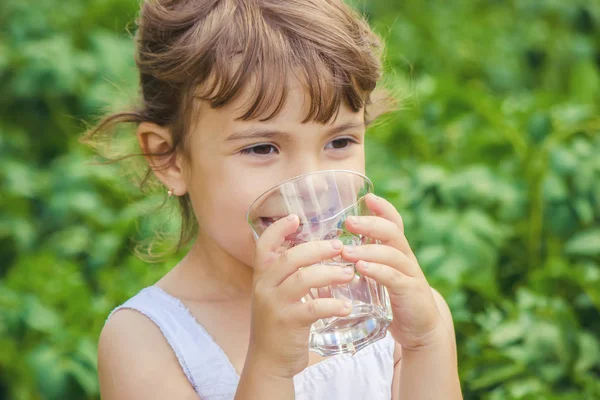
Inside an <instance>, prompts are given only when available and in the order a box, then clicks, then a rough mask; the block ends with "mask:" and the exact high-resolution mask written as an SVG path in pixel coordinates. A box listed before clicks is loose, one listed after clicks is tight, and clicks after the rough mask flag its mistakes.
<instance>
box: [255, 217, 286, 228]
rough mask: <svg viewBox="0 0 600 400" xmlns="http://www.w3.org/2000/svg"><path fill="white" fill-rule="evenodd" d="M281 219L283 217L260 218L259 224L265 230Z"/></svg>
mask: <svg viewBox="0 0 600 400" xmlns="http://www.w3.org/2000/svg"><path fill="white" fill-rule="evenodd" d="M281 218H283V217H260V222H261V224H262V225H263V226H264V227H265V228H267V227H269V226H270V225H272V224H273V223H274V222H276V221H278V220H280V219H281Z"/></svg>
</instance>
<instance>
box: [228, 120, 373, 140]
mask: <svg viewBox="0 0 600 400" xmlns="http://www.w3.org/2000/svg"><path fill="white" fill-rule="evenodd" d="M364 126H365V124H364V123H362V122H346V123H344V124H341V125H338V126H335V127H333V128H331V129H330V130H329V132H327V136H332V135H335V134H337V133H341V132H344V131H347V130H351V129H357V128H363V127H364ZM289 136H290V134H289V133H287V132H283V131H279V130H276V129H264V128H250V129H246V130H244V131H241V132H236V133H233V134H231V135H230V136H229V137H228V138H227V139H226V141H228V142H234V141H238V140H248V139H272V138H275V137H289Z"/></svg>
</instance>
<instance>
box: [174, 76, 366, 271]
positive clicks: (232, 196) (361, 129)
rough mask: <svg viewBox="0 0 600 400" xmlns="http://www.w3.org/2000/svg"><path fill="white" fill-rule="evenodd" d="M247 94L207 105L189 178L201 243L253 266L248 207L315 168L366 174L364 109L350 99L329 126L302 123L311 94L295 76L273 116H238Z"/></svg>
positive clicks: (193, 140) (194, 135)
mask: <svg viewBox="0 0 600 400" xmlns="http://www.w3.org/2000/svg"><path fill="white" fill-rule="evenodd" d="M247 100H248V98H247V95H244V94H242V95H241V96H239V97H238V99H237V100H236V101H234V102H232V103H230V104H229V105H227V106H225V107H223V108H220V109H212V108H210V107H208V105H207V104H201V105H200V110H199V113H198V114H199V119H198V121H197V125H196V126H197V127H196V128H195V129H194V131H193V132H191V135H190V137H189V142H188V146H189V149H190V155H191V156H190V164H189V165H188V166H187V168H186V169H185V177H184V179H185V181H186V185H187V189H188V191H189V193H190V197H191V200H192V205H193V208H194V212H195V215H196V218H197V220H198V223H199V226H200V232H201V234H200V239H199V240H201V241H207V240H208V241H212V242H214V243H215V244H217V245H218V246H219V247H220V248H222V249H223V250H225V251H226V252H227V253H229V254H230V255H232V256H234V257H235V258H237V259H238V260H240V261H242V262H243V263H245V264H247V265H252V258H253V255H254V241H253V239H252V235H251V230H250V226H249V225H248V223H247V222H246V212H247V211H248V207H250V205H251V204H252V203H253V201H254V200H255V199H256V198H257V197H258V196H260V195H261V194H262V193H263V192H265V191H266V190H268V189H270V188H271V187H273V186H275V185H277V184H278V183H280V182H282V181H284V180H286V179H288V178H291V177H294V176H297V175H300V174H304V173H307V172H313V171H319V170H326V169H344V170H351V171H356V172H359V173H363V174H364V172H365V156H364V135H365V125H364V113H363V111H360V112H358V113H355V112H352V110H350V108H349V107H348V106H347V105H345V104H342V106H341V108H340V111H339V114H338V116H337V118H336V119H335V120H334V121H332V122H331V123H329V124H327V125H323V124H319V123H315V122H307V123H302V120H303V118H304V116H305V115H306V111H307V109H306V108H305V107H308V106H309V105H310V99H309V98H308V95H307V94H306V93H305V90H304V88H303V86H302V85H301V83H300V82H299V81H292V82H291V83H290V87H289V93H288V97H287V101H286V104H285V105H284V107H283V109H282V110H281V111H280V112H279V114H277V116H276V117H275V118H273V119H271V120H269V121H265V122H261V121H258V120H251V121H241V120H236V117H238V116H239V115H240V113H241V110H243V109H244V106H245V105H246V104H247V103H246V102H247Z"/></svg>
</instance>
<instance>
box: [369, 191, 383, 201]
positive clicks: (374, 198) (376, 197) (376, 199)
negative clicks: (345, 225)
mask: <svg viewBox="0 0 600 400" xmlns="http://www.w3.org/2000/svg"><path fill="white" fill-rule="evenodd" d="M371 196H372V197H373V200H375V201H379V200H381V197H379V196H377V195H376V194H373V193H371Z"/></svg>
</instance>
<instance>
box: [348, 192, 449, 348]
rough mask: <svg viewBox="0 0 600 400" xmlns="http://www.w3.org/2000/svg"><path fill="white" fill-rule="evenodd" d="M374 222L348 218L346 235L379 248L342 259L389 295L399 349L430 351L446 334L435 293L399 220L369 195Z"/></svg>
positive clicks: (360, 250) (392, 210) (387, 205)
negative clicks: (359, 236)
mask: <svg viewBox="0 0 600 400" xmlns="http://www.w3.org/2000/svg"><path fill="white" fill-rule="evenodd" d="M366 201H367V206H368V207H369V209H370V210H371V212H372V213H373V214H374V216H361V217H349V218H348V220H347V222H346V229H347V230H348V231H350V232H352V233H357V234H362V235H365V236H368V237H369V238H371V239H374V240H378V241H380V243H381V244H368V245H363V246H355V247H348V246H346V247H345V248H344V250H343V253H342V257H343V258H344V259H346V260H348V261H351V262H356V263H357V264H356V269H357V271H358V272H359V273H361V274H362V275H365V276H367V277H370V278H373V279H374V280H375V281H377V282H378V283H380V284H382V285H384V286H385V287H386V288H387V290H388V293H389V295H390V302H391V306H392V313H393V321H392V323H391V325H390V327H389V328H388V330H389V332H390V333H391V334H392V336H393V337H394V339H395V340H396V342H398V343H400V344H401V345H402V348H403V349H407V350H408V349H410V350H414V349H419V348H422V347H425V346H429V345H430V344H433V343H434V342H435V341H437V340H438V339H439V338H440V337H441V336H440V335H444V334H446V333H447V331H446V330H445V327H444V321H443V318H442V316H441V314H440V312H439V310H438V308H437V305H436V302H435V299H434V297H433V293H432V291H431V288H430V287H429V284H428V283H427V279H426V278H425V275H424V274H423V271H422V270H421V268H420V267H419V263H418V262H417V259H416V257H415V255H414V253H413V252H412V250H411V248H410V245H409V244H408V240H407V239H406V236H404V225H403V223H402V217H401V216H400V214H399V213H398V211H396V209H395V208H394V206H393V205H392V204H391V203H389V202H388V201H387V200H384V199H381V198H379V197H377V196H375V195H372V194H370V195H368V196H367V198H366Z"/></svg>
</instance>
